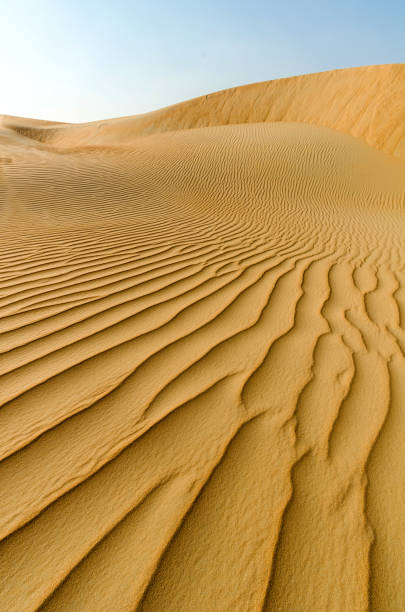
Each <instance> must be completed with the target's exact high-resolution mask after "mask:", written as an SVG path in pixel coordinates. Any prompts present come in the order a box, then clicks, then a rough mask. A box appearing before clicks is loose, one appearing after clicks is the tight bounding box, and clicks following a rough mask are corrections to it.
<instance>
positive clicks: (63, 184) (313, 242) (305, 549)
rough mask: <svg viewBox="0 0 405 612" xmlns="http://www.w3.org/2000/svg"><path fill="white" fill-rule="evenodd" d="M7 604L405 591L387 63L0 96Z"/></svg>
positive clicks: (285, 606)
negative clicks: (10, 107)
mask: <svg viewBox="0 0 405 612" xmlns="http://www.w3.org/2000/svg"><path fill="white" fill-rule="evenodd" d="M0 204H1V237H0V244H1V251H0V316H1V319H0V326H1V331H2V334H1V336H0V345H1V346H0V350H1V352H2V356H1V360H0V374H1V385H0V403H1V409H0V459H1V461H0V491H1V496H0V538H1V542H0V559H1V563H0V602H1V603H0V610H4V611H7V612H21V611H28V610H29V611H31V610H32V611H33V610H38V609H41V611H48V610H49V611H60V610H68V611H75V612H76V611H88V612H94V611H105V612H111V611H114V612H115V611H121V610H122V611H132V610H140V611H154V612H166V611H170V612H179V611H181V612H184V611H190V612H196V611H198V612H200V611H202V612H214V611H215V612H216V611H221V612H222V611H229V612H233V611H246V612H248V611H249V612H250V611H251V610H268V611H280V612H290V611H291V612H314V611H330V610H331V611H332V610H333V611H335V610H336V611H342V612H348V611H350V612H352V611H353V612H360V611H363V610H364V611H365V610H378V611H380V610H381V611H387V612H397V611H398V612H401V611H403V610H404V609H405V530H404V507H405V470H404V456H405V413H404V406H405V65H384V66H370V67H364V68H353V69H347V70H337V71H332V72H323V73H319V74H311V75H304V76H299V77H292V78H289V79H281V80H277V81H269V82H266V83H258V84H254V85H248V86H245V87H238V88H234V89H231V90H226V91H221V92H218V93H215V94H210V95H208V96H203V97H201V98H196V99H194V100H190V101H187V102H184V103H181V104H177V105H175V106H171V107H168V108H166V109H162V110H159V111H155V112H152V113H149V114H145V115H138V116H135V117H124V118H119V119H111V120H107V121H98V122H93V123H87V124H63V123H54V122H44V121H39V120H31V119H22V118H16V117H8V116H2V117H1V118H0Z"/></svg>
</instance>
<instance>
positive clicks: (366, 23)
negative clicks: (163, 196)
mask: <svg viewBox="0 0 405 612" xmlns="http://www.w3.org/2000/svg"><path fill="white" fill-rule="evenodd" d="M404 32H405V3H404V2H402V1H401V2H400V1H396V0H386V1H382V0H377V1H375V0H371V1H365V0H364V1H363V0H358V1H356V0H341V1H340V2H334V1H333V2H332V1H330V0H329V1H328V0H324V1H323V2H322V1H317V0H315V1H313V2H308V1H305V0H291V1H288V0H278V1H277V2H273V1H267V2H264V1H261V0H250V1H249V0H244V1H239V0H233V1H229V0H226V1H225V0H205V1H204V2H197V1H194V2H191V1H190V2H185V1H182V0H147V1H144V0H138V1H137V0H132V1H129V0H0V113H3V114H10V115H20V116H26V117H37V118H45V119H53V120H60V121H73V122H76V121H77V122H78V121H90V120H97V119H102V118H107V117H117V116H122V115H132V114H136V113H142V112H147V111H149V110H153V109H156V108H160V107H163V106H167V105H168V104H174V103H175V102H179V101H182V100H186V99H188V98H192V97H195V96H199V95H203V94H206V93H209V92H213V91H216V90H218V89H224V88H227V87H233V86H235V85H242V84H246V83H253V82H256V81H264V80H269V79H274V78H280V77H284V76H292V75H295V74H303V73H307V72H318V71H321V70H329V69H333V68H345V67H350V66H361V65H367V64H385V63H391V62H401V61H402V62H403V61H405V36H404Z"/></svg>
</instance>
